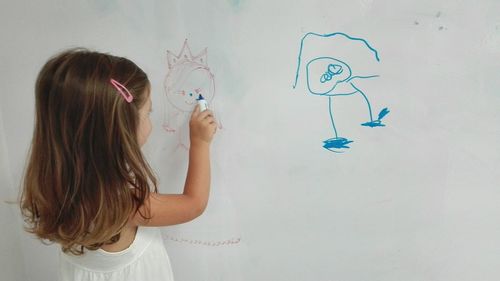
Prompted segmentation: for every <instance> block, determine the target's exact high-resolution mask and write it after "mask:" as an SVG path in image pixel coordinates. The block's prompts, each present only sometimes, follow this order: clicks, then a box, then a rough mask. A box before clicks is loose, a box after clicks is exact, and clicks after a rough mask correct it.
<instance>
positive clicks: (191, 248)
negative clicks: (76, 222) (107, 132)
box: [0, 0, 500, 281]
mask: <svg viewBox="0 0 500 281" xmlns="http://www.w3.org/2000/svg"><path fill="white" fill-rule="evenodd" d="M499 11H500V2H498V1H496V0H489V1H488V0H481V1H472V0H471V1H451V0H449V1H445V0H441V1H428V0H426V1H408V0H407V1H370V0H360V1H319V0H314V1H312V0H303V1H261V0H255V1H246V0H240V1H237V0H233V1H229V0H219V1H187V0H184V1H97V0H93V1H92V0H88V1H83V0H81V1H60V0H46V1H3V3H2V8H1V10H0V22H1V25H0V26H1V27H0V38H1V42H2V43H1V45H0V50H1V52H0V54H1V55H0V59H1V61H0V63H1V73H0V74H1V75H0V87H1V91H0V95H1V96H0V97H1V99H0V113H1V114H0V134H1V135H0V153H1V154H0V160H1V161H0V167H1V170H0V184H1V186H0V196H1V198H2V203H1V204H0V211H1V213H0V214H1V216H0V225H1V227H0V233H1V237H2V239H1V242H0V249H1V253H0V267H1V270H0V272H1V274H2V275H3V276H2V277H1V278H0V279H2V280H46V281H49V280H50V281H51V280H55V278H56V273H57V251H58V247H57V246H44V245H42V244H41V243H40V242H39V241H38V240H35V239H33V238H32V237H31V236H29V235H28V234H26V233H24V232H23V230H22V224H21V218H20V217H19V212H18V209H17V207H16V206H15V205H9V204H6V203H4V201H5V200H15V198H16V196H17V194H18V187H19V183H20V180H21V176H22V171H23V167H24V163H25V159H26V155H27V151H28V148H29V144H30V140H31V136H32V129H33V118H34V114H33V113H34V94H33V87H34V81H35V78H36V75H37V73H38V71H39V70H40V68H41V66H42V65H43V64H44V63H45V61H46V60H47V59H48V58H49V57H50V56H52V55H53V54H55V53H56V52H58V51H60V50H63V49H66V48H68V47H75V46H83V47H88V48H91V49H95V50H98V51H103V52H109V53H112V54H115V55H119V56H125V57H128V58H130V59H131V60H133V61H134V62H136V63H137V64H138V65H139V66H140V67H141V68H143V69H144V70H145V71H146V72H147V73H148V75H149V77H150V80H151V83H152V89H153V96H152V99H153V107H154V112H153V123H154V126H155V128H154V132H153V135H152V137H151V139H150V141H149V143H148V144H147V145H146V147H145V148H144V151H145V153H146V154H147V156H148V159H150V161H151V163H152V165H153V167H154V168H155V170H156V171H157V173H158V176H159V178H160V181H161V186H160V189H161V191H162V192H174V193H175V192H180V191H181V190H182V186H183V181H184V176H185V170H186V164H187V160H186V157H187V154H186V152H185V151H183V150H182V149H176V137H175V135H172V134H168V133H166V132H165V131H164V130H163V129H162V128H161V125H162V122H163V115H164V113H165V112H164V110H165V102H166V98H165V92H164V89H163V83H164V78H165V76H166V74H167V59H166V51H167V50H171V51H172V52H174V53H176V52H178V51H180V48H181V47H182V43H183V42H184V39H188V42H189V44H190V46H191V50H192V51H193V53H194V54H196V53H197V52H200V51H201V50H203V49H204V48H205V47H207V48H208V65H209V67H210V69H211V71H212V72H213V73H214V75H215V81H216V97H215V99H214V101H213V104H212V106H213V107H214V108H215V111H216V114H217V116H218V118H219V120H220V121H221V123H222V125H223V129H222V130H220V131H219V133H218V134H217V138H216V139H215V140H214V144H213V152H212V155H213V184H212V196H211V201H210V204H209V206H208V209H207V211H206V212H205V214H204V215H203V216H201V217H200V218H198V219H197V220H196V221H194V222H191V223H188V224H186V225H181V226H176V227H170V228H165V229H164V234H165V237H166V239H165V243H166V247H167V250H168V251H169V254H170V257H171V259H172V263H173V270H174V274H175V276H176V279H177V280H318V281H319V280H349V281H351V280H352V281H354V280H359V281H366V280H372V281H373V280H443V281H445V280H456V281H458V280H499V279H500V239H499V237H500V221H499V217H500V184H499V183H500V149H499V143H500V13H499ZM306 32H318V33H332V32H345V33H347V34H349V35H352V36H354V37H360V38H364V39H366V40H368V41H369V42H370V44H372V45H373V46H374V47H375V48H376V49H377V50H378V51H379V54H380V59H381V60H380V63H379V64H378V65H377V68H376V70H377V73H375V74H379V75H380V77H379V78H377V79H376V80H374V82H373V83H371V84H369V83H367V84H366V88H364V89H366V91H365V92H366V94H367V95H368V96H369V98H370V101H371V102H372V106H373V107H374V111H375V113H378V111H379V110H380V109H381V108H383V107H389V109H390V110H391V113H390V114H389V115H388V116H386V117H385V119H384V123H385V124H386V125H387V126H386V127H383V128H373V129H372V128H366V127H362V126H359V124H360V123H362V122H366V121H367V120H361V119H360V120H358V118H360V116H362V114H361V113H360V112H362V110H361V109H362V108H363V103H362V100H360V99H359V96H357V97H356V96H352V97H349V98H345V97H344V98H339V99H338V100H337V102H338V103H336V105H337V111H336V113H337V115H336V118H337V120H339V121H338V122H339V124H342V125H341V126H342V132H343V133H344V134H346V135H348V137H349V138H351V139H353V140H354V142H353V143H352V144H351V148H350V149H349V150H347V151H346V152H345V153H343V154H334V153H331V152H329V151H327V150H325V149H323V148H322V141H323V140H325V139H327V138H330V137H332V132H331V129H330V124H329V117H328V112H327V110H328V107H327V99H326V98H324V97H318V96H313V95H310V94H307V92H306V90H305V87H304V81H303V80H300V81H299V86H298V87H297V89H295V90H293V89H292V83H293V79H294V78H295V69H296V63H297V54H298V48H299V42H300V38H301V37H302V36H303V35H304V34H305V33H306ZM370 74H371V73H370ZM340 120H344V121H340ZM168 237H177V238H179V239H186V240H202V241H212V242H220V241H226V240H228V239H241V240H240V242H239V243H237V244H233V245H224V246H203V245H193V244H191V243H189V242H177V241H173V239H169V238H168Z"/></svg>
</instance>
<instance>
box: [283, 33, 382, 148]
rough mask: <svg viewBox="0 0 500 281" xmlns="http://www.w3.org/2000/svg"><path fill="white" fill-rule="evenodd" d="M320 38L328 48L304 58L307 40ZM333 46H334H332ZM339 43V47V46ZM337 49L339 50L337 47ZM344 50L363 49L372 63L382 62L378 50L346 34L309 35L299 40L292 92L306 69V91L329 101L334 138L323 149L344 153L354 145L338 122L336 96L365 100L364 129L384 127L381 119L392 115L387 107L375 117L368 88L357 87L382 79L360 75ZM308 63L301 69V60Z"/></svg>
mask: <svg viewBox="0 0 500 281" xmlns="http://www.w3.org/2000/svg"><path fill="white" fill-rule="evenodd" d="M308 38H318V39H319V40H321V41H325V40H327V41H329V42H328V44H330V45H329V48H319V49H321V51H315V52H313V53H312V54H310V55H309V57H308V58H303V55H304V48H305V47H306V39H308ZM332 44H333V45H332ZM336 44H337V45H336ZM337 46H338V49H337V48H336V47H337ZM341 49H344V50H345V49H348V50H349V51H350V50H356V49H357V50H361V51H362V52H364V53H367V54H368V55H367V56H366V59H367V60H370V61H371V62H373V61H374V62H376V63H378V62H380V58H379V55H378V52H377V50H375V49H374V48H373V47H372V46H371V45H370V44H369V43H368V42H367V41H366V40H365V39H362V38H355V37H351V36H349V35H347V34H345V33H341V32H336V33H330V34H318V33H313V32H309V33H306V34H305V35H304V36H303V37H302V39H301V41H300V49H299V54H298V58H297V70H296V72H295V82H294V84H293V89H295V88H296V87H297V84H298V80H299V76H300V71H301V67H305V69H304V70H302V72H304V71H305V77H306V78H305V83H306V85H307V89H306V90H307V91H308V92H309V93H310V94H312V95H317V96H325V97H327V98H328V113H329V116H330V123H331V126H332V131H333V137H332V138H328V139H326V140H324V141H323V147H324V148H325V149H327V150H329V151H332V152H336V153H341V152H344V151H345V150H346V149H349V146H348V144H350V143H352V142H353V140H350V139H349V138H347V137H342V136H341V134H340V133H339V131H338V130H337V126H336V123H335V117H334V112H333V102H334V99H333V97H335V96H350V95H354V94H359V95H361V96H362V97H363V100H364V103H365V105H364V106H365V107H366V122H364V123H362V124H361V125H362V126H365V127H371V128H374V127H383V126H385V124H383V123H382V119H383V118H384V117H385V116H386V115H387V114H388V113H389V109H388V108H383V109H382V110H380V112H379V113H378V115H377V116H376V117H374V115H373V112H372V106H371V103H370V100H369V99H368V96H367V95H366V93H365V89H362V87H360V86H359V85H358V81H361V80H369V79H374V78H377V77H379V75H377V74H375V73H368V74H366V73H363V75H361V74H359V71H360V70H359V69H357V68H356V67H353V65H352V63H351V61H353V60H354V59H353V58H352V56H351V57H350V56H349V55H346V53H347V52H341ZM303 59H304V60H306V61H307V62H306V63H305V66H302V64H303V62H302V60H303Z"/></svg>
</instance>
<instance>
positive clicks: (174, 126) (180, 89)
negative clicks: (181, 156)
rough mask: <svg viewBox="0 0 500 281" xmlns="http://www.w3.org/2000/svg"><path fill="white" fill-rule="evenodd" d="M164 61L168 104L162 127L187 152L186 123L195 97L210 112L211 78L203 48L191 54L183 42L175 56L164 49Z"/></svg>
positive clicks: (212, 88)
mask: <svg viewBox="0 0 500 281" xmlns="http://www.w3.org/2000/svg"><path fill="white" fill-rule="evenodd" d="M167 60H168V73H167V76H166V78H165V92H166V96H167V100H168V102H167V108H166V112H165V118H164V122H163V128H164V129H165V131H167V132H169V133H173V134H177V136H178V139H179V143H178V145H179V146H180V147H182V148H184V149H186V150H187V149H189V128H188V125H187V124H188V120H189V117H190V116H191V112H192V111H193V108H194V107H195V105H196V103H197V102H196V99H197V98H198V96H199V95H202V96H203V97H204V98H205V100H206V101H207V102H208V104H209V106H210V109H211V110H213V99H214V95H215V81H214V75H213V74H212V72H211V71H210V68H209V67H208V64H207V48H205V49H203V51H201V52H200V53H199V54H197V55H193V53H191V49H190V48H189V45H188V42H187V39H186V40H185V41H184V45H183V46H182V49H181V51H180V53H179V55H175V54H174V53H172V52H171V51H168V50H167ZM219 127H220V125H219Z"/></svg>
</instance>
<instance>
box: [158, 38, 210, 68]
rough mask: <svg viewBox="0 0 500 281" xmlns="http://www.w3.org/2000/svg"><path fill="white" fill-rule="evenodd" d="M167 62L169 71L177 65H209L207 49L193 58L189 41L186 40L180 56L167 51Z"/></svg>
mask: <svg viewBox="0 0 500 281" xmlns="http://www.w3.org/2000/svg"><path fill="white" fill-rule="evenodd" d="M167 60H168V69H171V68H172V67H174V66H176V65H181V64H184V63H186V62H196V63H199V64H202V65H205V66H208V64H207V48H205V49H203V51H201V52H200V53H199V54H198V55H196V56H193V54H192V53H191V49H189V45H188V42H187V39H186V40H184V45H183V46H182V49H181V51H180V53H179V55H177V56H176V55H175V54H174V53H172V52H171V51H169V50H167Z"/></svg>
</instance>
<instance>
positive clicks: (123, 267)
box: [59, 226, 174, 281]
mask: <svg viewBox="0 0 500 281" xmlns="http://www.w3.org/2000/svg"><path fill="white" fill-rule="evenodd" d="M59 280H61V281H69V280H71V281H84V280H85V281H101V280H103V281H104V280H106V281H129V280H130V281H132V280H133V281H139V280H141V281H172V280H174V276H173V273H172V267H171V264H170V259H169V258H168V254H167V251H166V249H165V246H164V244H163V239H162V237H161V233H160V229H159V228H156V227H140V226H139V227H138V228H137V233H136V235H135V239H134V241H133V242H132V244H130V246H129V247H128V248H127V249H125V250H123V251H120V252H107V251H104V250H102V249H98V250H96V251H89V250H86V251H85V254H83V255H81V256H75V255H72V254H65V253H63V252H61V254H60V271H59Z"/></svg>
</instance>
